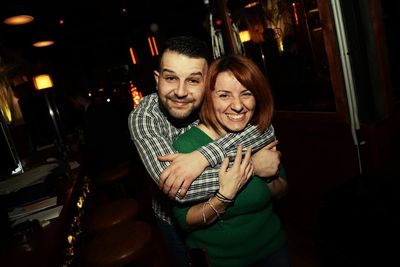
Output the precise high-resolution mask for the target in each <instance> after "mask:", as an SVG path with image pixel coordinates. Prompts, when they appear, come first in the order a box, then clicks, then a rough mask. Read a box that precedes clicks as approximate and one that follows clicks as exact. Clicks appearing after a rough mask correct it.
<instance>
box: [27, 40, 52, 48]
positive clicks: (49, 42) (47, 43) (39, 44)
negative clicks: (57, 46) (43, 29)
mask: <svg viewBox="0 0 400 267" xmlns="http://www.w3.org/2000/svg"><path fill="white" fill-rule="evenodd" d="M53 44H54V41H52V40H46V41H38V42H35V43H33V44H32V45H33V46H34V47H45V46H50V45H53Z"/></svg>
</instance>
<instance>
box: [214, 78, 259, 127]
mask: <svg viewBox="0 0 400 267" xmlns="http://www.w3.org/2000/svg"><path fill="white" fill-rule="evenodd" d="M212 101H213V104H214V112H215V115H216V117H217V121H218V123H219V125H220V128H221V130H222V131H223V132H224V133H226V132H239V131H241V130H243V129H244V128H245V127H246V125H247V124H248V123H249V122H250V120H251V118H252V117H253V114H254V109H255V108H256V99H255V97H254V95H253V93H252V92H251V91H250V90H248V89H247V88H245V87H244V86H243V85H242V84H241V83H240V82H239V81H238V80H237V79H236V78H235V76H233V74H232V73H231V72H221V73H220V74H218V76H217V79H216V82H215V90H214V91H213V92H212Z"/></svg>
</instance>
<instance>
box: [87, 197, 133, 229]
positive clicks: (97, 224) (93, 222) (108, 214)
mask: <svg viewBox="0 0 400 267" xmlns="http://www.w3.org/2000/svg"><path fill="white" fill-rule="evenodd" d="M138 211H139V204H138V202H137V201H136V200H135V199H133V198H124V199H118V200H113V201H111V202H109V203H107V204H103V205H102V206H100V207H97V208H96V209H94V210H93V211H92V212H91V213H89V214H88V218H87V221H86V224H85V225H86V230H87V233H88V234H89V235H92V234H94V233H98V232H100V231H103V230H105V229H107V228H110V227H112V226H115V225H117V224H120V223H123V222H127V221H133V220H134V219H136V217H137V215H138Z"/></svg>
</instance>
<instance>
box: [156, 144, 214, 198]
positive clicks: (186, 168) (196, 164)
mask: <svg viewBox="0 0 400 267" xmlns="http://www.w3.org/2000/svg"><path fill="white" fill-rule="evenodd" d="M158 160H160V161H170V162H171V164H170V165H169V166H168V167H167V168H165V169H164V171H163V172H162V173H161V175H160V182H159V187H160V189H161V190H162V191H163V192H164V193H165V194H167V195H168V196H169V197H170V198H172V199H174V198H175V197H176V196H177V194H178V190H179V195H178V197H179V198H183V197H184V196H185V195H186V192H187V190H188V189H189V187H190V185H191V184H192V183H193V181H194V180H195V179H196V178H197V177H199V176H200V174H201V173H202V172H203V171H204V169H205V168H206V167H207V166H208V165H209V163H208V161H207V159H206V158H205V157H204V156H203V155H202V154H201V153H200V152H198V151H193V152H191V153H188V154H180V153H176V154H169V155H164V156H159V157H158Z"/></svg>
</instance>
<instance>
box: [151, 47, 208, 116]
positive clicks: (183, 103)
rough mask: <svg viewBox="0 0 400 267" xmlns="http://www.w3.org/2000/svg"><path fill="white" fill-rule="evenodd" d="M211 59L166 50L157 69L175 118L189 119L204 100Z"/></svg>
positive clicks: (160, 87) (160, 89)
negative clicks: (208, 60) (208, 62)
mask: <svg viewBox="0 0 400 267" xmlns="http://www.w3.org/2000/svg"><path fill="white" fill-rule="evenodd" d="M207 68H208V65H207V61H206V60H205V59H200V58H190V57H187V56H184V55H181V54H178V53H176V52H171V51H166V52H165V53H164V55H163V56H162V58H161V63H160V72H158V71H155V72H154V78H155V80H156V83H157V90H158V96H159V99H160V102H161V103H162V105H163V106H164V107H165V108H166V110H167V111H168V113H169V114H170V115H171V116H172V117H173V118H175V119H186V118H188V117H189V116H190V115H191V114H192V113H193V112H194V111H196V110H197V109H198V108H199V107H200V106H201V104H202V101H203V97H204V82H205V77H206V73H207Z"/></svg>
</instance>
